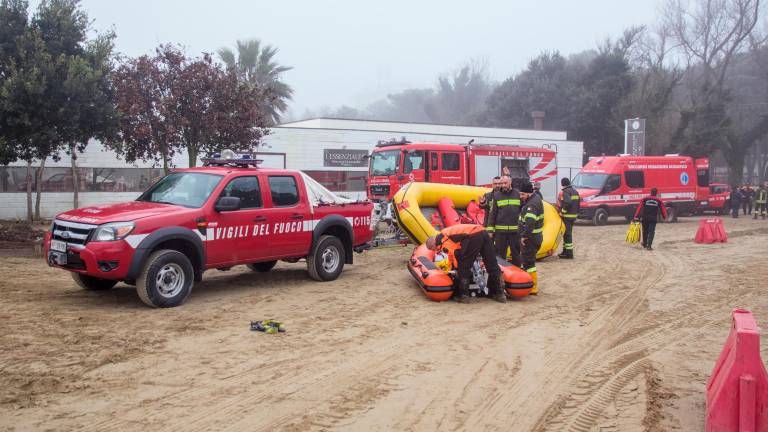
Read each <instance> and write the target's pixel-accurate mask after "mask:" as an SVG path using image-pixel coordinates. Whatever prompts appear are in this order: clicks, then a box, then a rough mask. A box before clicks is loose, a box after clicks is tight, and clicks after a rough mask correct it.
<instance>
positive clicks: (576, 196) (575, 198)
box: [571, 195, 579, 200]
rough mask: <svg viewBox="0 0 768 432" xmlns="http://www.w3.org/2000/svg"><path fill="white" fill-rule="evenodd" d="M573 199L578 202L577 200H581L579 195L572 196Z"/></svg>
mask: <svg viewBox="0 0 768 432" xmlns="http://www.w3.org/2000/svg"><path fill="white" fill-rule="evenodd" d="M571 199H572V200H577V199H579V196H578V195H571Z"/></svg>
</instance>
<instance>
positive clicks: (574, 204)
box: [557, 177, 581, 259]
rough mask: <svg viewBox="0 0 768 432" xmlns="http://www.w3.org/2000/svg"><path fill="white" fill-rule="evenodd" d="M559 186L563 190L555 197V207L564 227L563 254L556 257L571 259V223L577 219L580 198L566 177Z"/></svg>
mask: <svg viewBox="0 0 768 432" xmlns="http://www.w3.org/2000/svg"><path fill="white" fill-rule="evenodd" d="M560 184H561V185H562V186H563V190H562V191H560V195H559V196H558V197H557V205H558V207H560V216H561V217H562V218H563V225H565V234H564V235H563V252H562V253H561V254H560V255H558V257H560V258H565V259H573V223H574V222H576V218H577V217H579V206H580V204H581V198H580V197H579V193H578V192H577V191H576V189H575V188H574V187H573V186H571V180H570V179H569V178H568V177H563V179H562V180H560Z"/></svg>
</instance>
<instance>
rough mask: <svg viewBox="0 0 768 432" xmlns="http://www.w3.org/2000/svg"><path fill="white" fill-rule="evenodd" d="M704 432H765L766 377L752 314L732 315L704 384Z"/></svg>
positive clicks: (767, 427)
mask: <svg viewBox="0 0 768 432" xmlns="http://www.w3.org/2000/svg"><path fill="white" fill-rule="evenodd" d="M705 430H706V431H707V432H726V431H728V432H731V431H733V432H736V431H738V432H756V431H757V432H766V431H768V373H766V371H765V366H764V365H763V360H762V359H761V358H760V331H759V329H758V328H757V323H756V322H755V318H754V317H753V316H752V312H749V311H747V310H744V309H735V310H734V311H733V327H732V328H731V333H730V334H729V335H728V339H727V340H726V341H725V347H723V351H722V352H721V353H720V357H718V359H717V363H715V368H714V369H713V370H712V376H710V377H709V381H707V420H706V428H705Z"/></svg>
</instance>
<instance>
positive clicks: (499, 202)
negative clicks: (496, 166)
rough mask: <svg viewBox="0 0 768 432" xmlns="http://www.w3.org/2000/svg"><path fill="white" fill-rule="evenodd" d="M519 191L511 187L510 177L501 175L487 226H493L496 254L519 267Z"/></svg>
mask: <svg viewBox="0 0 768 432" xmlns="http://www.w3.org/2000/svg"><path fill="white" fill-rule="evenodd" d="M519 221H520V193H519V192H518V191H517V189H515V188H513V187H512V178H510V177H509V176H508V175H504V176H501V189H500V190H499V191H496V192H494V194H493V206H491V213H490V215H489V216H488V223H487V225H488V226H489V227H492V228H493V242H494V244H495V245H496V255H498V256H500V257H502V258H504V259H507V250H509V256H510V258H509V261H510V262H511V263H512V264H514V265H516V266H518V267H520V264H521V261H520V235H519V233H518V224H519Z"/></svg>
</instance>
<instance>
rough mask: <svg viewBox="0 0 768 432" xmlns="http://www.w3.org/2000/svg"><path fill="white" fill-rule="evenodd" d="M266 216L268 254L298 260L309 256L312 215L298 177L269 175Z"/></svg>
mask: <svg viewBox="0 0 768 432" xmlns="http://www.w3.org/2000/svg"><path fill="white" fill-rule="evenodd" d="M265 177H266V185H267V189H266V190H265V193H264V198H265V201H266V208H265V209H264V210H263V215H264V216H265V217H266V218H267V220H268V221H269V233H270V236H269V240H270V242H269V248H268V249H269V253H270V254H272V255H273V256H274V258H299V257H304V256H306V255H307V254H308V253H309V247H310V246H311V243H312V226H313V224H312V215H311V211H310V207H309V206H310V204H309V200H308V197H307V191H306V187H305V186H304V181H303V179H302V178H301V177H300V176H299V175H297V174H274V175H267V176H265Z"/></svg>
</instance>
